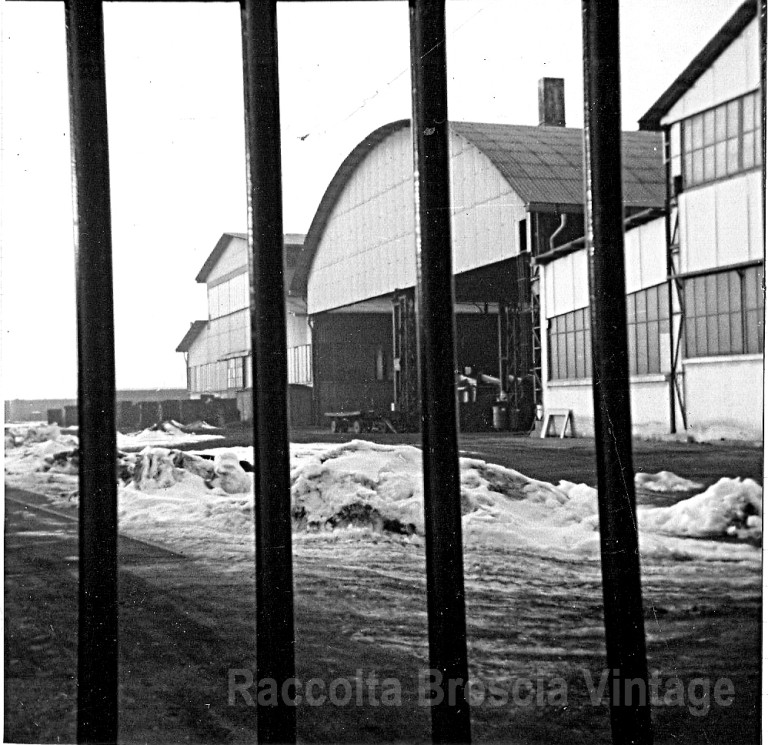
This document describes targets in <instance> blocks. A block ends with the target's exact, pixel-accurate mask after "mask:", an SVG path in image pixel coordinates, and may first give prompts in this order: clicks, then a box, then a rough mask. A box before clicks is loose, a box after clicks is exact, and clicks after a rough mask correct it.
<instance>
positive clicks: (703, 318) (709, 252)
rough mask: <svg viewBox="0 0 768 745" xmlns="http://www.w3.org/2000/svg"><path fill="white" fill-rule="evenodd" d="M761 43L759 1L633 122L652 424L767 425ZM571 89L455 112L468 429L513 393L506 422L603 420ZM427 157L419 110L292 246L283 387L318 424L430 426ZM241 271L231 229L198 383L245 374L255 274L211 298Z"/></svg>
mask: <svg viewBox="0 0 768 745" xmlns="http://www.w3.org/2000/svg"><path fill="white" fill-rule="evenodd" d="M758 36H759V34H758V29H757V20H756V14H755V4H754V3H752V2H745V3H744V4H743V5H742V6H741V7H740V8H739V9H738V11H737V12H736V13H735V14H734V15H733V17H732V18H731V19H730V20H729V21H728V22H727V23H726V24H725V26H724V27H723V28H722V29H721V30H720V31H719V32H718V34H716V36H715V37H714V38H713V39H712V40H711V41H710V43H709V44H707V46H706V47H705V48H704V49H703V50H702V52H701V53H700V54H699V55H697V56H696V58H695V59H694V60H693V61H692V62H691V64H690V65H689V66H688V67H687V68H686V69H685V70H684V71H683V72H682V73H681V74H680V75H679V76H678V78H677V79H676V80H675V81H674V82H673V84H672V85H671V86H670V87H669V88H668V89H667V90H666V91H665V92H664V93H663V94H662V95H661V97H660V98H659V99H658V101H657V102H656V103H655V104H654V105H653V106H652V107H651V109H650V110H649V111H648V112H647V113H646V114H645V115H644V116H643V118H642V119H641V120H640V131H635V132H625V133H624V134H623V141H622V152H623V173H624V202H625V218H626V238H625V259H626V285H627V286H626V291H627V311H628V329H627V330H628V340H629V356H630V374H631V396H632V416H633V422H634V423H635V425H637V427H638V428H640V429H641V430H643V431H646V432H648V433H664V432H669V431H681V430H683V429H686V428H688V429H693V430H706V429H711V428H721V429H725V430H727V431H734V432H736V431H738V432H739V433H746V434H751V435H755V436H759V434H760V432H761V428H762V352H763V318H764V295H763V289H762V285H763V272H764V269H763V267H764V238H763V215H762V202H761V194H762V191H761V190H762V184H763V175H762V174H763V171H762V152H761V144H760V143H761V115H760V112H761V102H760V90H759V88H760V75H759V69H760V68H759V61H760V60H759V41H758ZM563 101H564V97H563V81H561V80H557V79H543V80H542V81H541V83H540V89H539V109H540V124H539V126H538V127H536V126H515V125H502V124H488V123H470V122H453V123H452V124H451V128H450V131H451V133H450V164H451V189H452V194H451V197H452V213H453V219H452V241H453V267H454V272H455V287H456V316H455V317H456V339H457V383H458V387H459V391H460V395H459V402H460V413H461V415H462V424H463V425H464V426H467V427H477V426H481V427H482V426H490V423H491V410H492V407H493V404H494V402H498V401H501V402H504V406H505V416H504V417H499V418H497V420H496V422H495V424H496V425H497V426H503V427H505V428H506V427H508V428H511V429H516V430H520V431H526V430H528V429H531V428H532V427H533V426H534V417H535V414H536V412H537V408H538V412H539V416H540V417H541V415H542V414H543V415H544V416H545V415H546V413H547V412H548V411H555V410H557V411H562V410H566V411H569V412H570V413H571V421H572V430H573V432H574V434H577V435H589V434H591V433H592V432H593V405H592V389H591V382H592V381H591V353H590V312H589V289H588V288H589V280H588V271H587V253H586V249H585V246H584V237H583V233H584V219H583V215H584V205H583V203H584V195H583V143H582V139H583V133H582V131H581V130H580V129H572V128H567V127H565V118H564V105H563ZM412 157H413V156H412V137H411V131H410V123H409V121H408V120H401V121H396V122H392V123H390V124H387V125H385V126H383V127H380V128H378V129H377V130H376V131H374V132H372V133H371V134H370V135H369V136H368V137H366V138H365V139H364V140H363V141H362V142H361V143H360V144H359V145H357V147H355V148H354V149H353V150H352V152H351V153H350V154H349V155H348V156H347V158H346V159H345V160H344V162H343V163H342V164H341V166H340V167H339V169H338V171H337V173H336V175H335V176H334V178H333V179H332V181H331V182H330V184H329V186H328V188H327V189H326V192H325V194H324V195H323V198H322V199H321V201H320V204H319V206H318V209H317V211H316V214H315V216H314V219H313V221H312V224H311V226H310V228H309V232H308V233H307V236H306V239H305V240H304V241H303V244H302V245H299V243H298V242H294V243H291V241H290V240H287V241H286V246H287V264H288V266H287V275H286V290H287V302H288V303H289V308H293V310H292V311H290V312H289V323H288V338H289V350H288V354H289V366H290V370H291V379H290V381H289V382H291V383H292V384H301V385H304V386H306V388H305V389H304V390H307V391H308V390H311V398H312V407H313V416H314V419H315V421H322V415H323V413H324V412H329V411H345V410H352V409H362V408H371V409H378V410H391V409H393V410H395V411H396V412H398V413H400V414H401V416H402V418H403V419H404V420H406V421H407V420H408V419H410V420H411V422H415V421H416V420H417V419H418V409H417V407H418V395H417V391H416V366H415V360H416V321H415V314H414V303H415V298H414V286H415V284H416V282H415V280H416V262H415V252H414V246H415V233H414V205H413V193H414V188H413V164H412ZM222 242H224V243H223V247H222ZM238 272H239V274H238ZM241 275H242V277H243V278H242V279H241V280H237V281H240V282H241V283H244V282H245V281H246V280H245V277H246V276H247V251H246V242H245V240H244V239H243V237H242V236H237V235H234V234H225V236H223V237H222V240H221V241H220V242H219V244H218V245H217V247H216V249H215V250H214V252H213V253H212V254H211V257H210V258H209V259H208V261H207V262H206V265H205V266H204V267H203V270H201V272H200V274H199V275H198V278H197V279H198V281H200V282H206V283H207V284H208V288H209V319H208V321H206V322H197V323H196V324H193V326H192V328H191V329H190V331H189V333H188V334H187V337H185V339H184V341H183V342H182V344H181V345H180V346H179V351H184V352H186V353H187V355H188V370H189V388H190V392H191V393H192V395H201V394H204V393H212V394H215V395H221V396H226V395H229V396H231V395H237V393H236V392H237V390H239V389H240V388H243V389H247V388H248V387H249V385H250V381H249V379H248V377H247V375H248V372H247V368H248V365H247V356H248V338H247V337H248V333H247V329H248V323H247V289H246V288H247V286H246V285H245V284H243V287H242V288H240V289H239V290H235V289H232V290H230V295H229V297H230V298H234V297H236V298H238V300H232V299H230V300H229V301H227V302H229V305H226V303H225V304H224V305H222V300H221V297H217V295H216V293H217V290H216V288H217V287H219V286H220V285H222V286H223V283H227V282H233V284H234V283H235V282H234V279H235V277H236V276H241ZM218 292H219V293H220V290H219V291H218ZM238 292H239V293H240V294H237V293H238ZM233 293H234V294H233ZM233 303H234V304H233ZM238 314H240V315H238ZM297 350H301V351H297ZM238 360H239V361H238ZM299 360H300V362H299ZM244 370H245V371H244ZM300 370H301V372H299V371H300ZM247 398H248V397H247V396H243V397H242V401H243V406H245V401H246V400H247ZM241 411H243V414H244V415H247V412H245V411H244V410H243V409H241Z"/></svg>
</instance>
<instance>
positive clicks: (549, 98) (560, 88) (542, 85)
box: [539, 78, 565, 127]
mask: <svg viewBox="0 0 768 745" xmlns="http://www.w3.org/2000/svg"><path fill="white" fill-rule="evenodd" d="M541 125H546V126H548V127H564V126H565V81H564V80H563V79H562V78H541V79H540V80H539V126H541Z"/></svg>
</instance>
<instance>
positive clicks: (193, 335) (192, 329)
mask: <svg viewBox="0 0 768 745" xmlns="http://www.w3.org/2000/svg"><path fill="white" fill-rule="evenodd" d="M207 325H208V321H192V323H191V324H190V326H189V330H188V331H187V333H186V334H184V338H183V339H182V340H181V341H180V342H179V346H178V347H176V351H177V352H188V351H189V349H190V347H191V346H192V344H193V343H194V341H195V339H197V337H198V336H200V334H201V333H202V331H203V329H204V328H205V327H206V326H207Z"/></svg>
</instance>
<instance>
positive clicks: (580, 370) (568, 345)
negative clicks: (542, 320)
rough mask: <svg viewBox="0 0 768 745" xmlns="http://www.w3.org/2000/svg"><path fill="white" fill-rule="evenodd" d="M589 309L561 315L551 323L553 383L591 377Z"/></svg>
mask: <svg viewBox="0 0 768 745" xmlns="http://www.w3.org/2000/svg"><path fill="white" fill-rule="evenodd" d="M589 330H590V318H589V308H580V309H579V310H575V311H572V312H571V313H563V315H560V316H556V317H555V318H552V319H551V320H550V327H549V354H550V365H549V369H550V377H551V378H552V379H553V380H565V379H569V378H573V379H576V378H588V377H589V376H591V375H592V344H591V339H590V331H589Z"/></svg>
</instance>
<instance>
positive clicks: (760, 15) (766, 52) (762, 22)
mask: <svg viewBox="0 0 768 745" xmlns="http://www.w3.org/2000/svg"><path fill="white" fill-rule="evenodd" d="M756 2H757V23H758V26H759V30H760V35H759V36H760V121H761V122H762V126H761V127H760V148H761V150H762V153H763V160H762V162H763V245H765V236H766V225H765V223H766V202H765V174H766V164H765V142H766V132H765V130H766V120H765V113H766V101H765V98H766V96H767V95H768V89H767V88H766V72H765V69H766V57H768V49H767V48H766V45H767V44H768V33H767V32H766V16H767V15H768V9H767V7H766V6H768V3H766V0H756ZM763 286H765V279H763ZM745 338H746V337H745Z"/></svg>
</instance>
